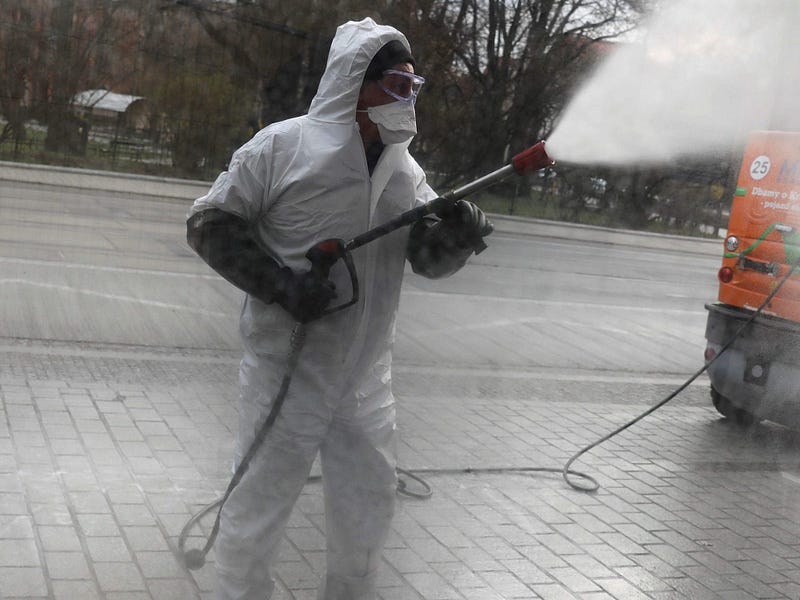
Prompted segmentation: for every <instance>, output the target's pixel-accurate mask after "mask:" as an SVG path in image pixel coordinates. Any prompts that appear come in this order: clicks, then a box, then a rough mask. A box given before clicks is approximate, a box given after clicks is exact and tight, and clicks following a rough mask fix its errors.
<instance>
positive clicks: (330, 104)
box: [192, 19, 436, 600]
mask: <svg viewBox="0 0 800 600" xmlns="http://www.w3.org/2000/svg"><path fill="white" fill-rule="evenodd" d="M390 40H400V41H401V42H402V43H403V44H404V45H405V46H406V47H408V42H407V40H406V38H405V37H404V36H403V34H401V33H400V32H399V31H397V30H396V29H394V28H392V27H388V26H382V25H377V24H376V23H375V22H374V21H373V20H371V19H364V20H362V21H359V22H349V23H346V24H344V25H342V26H341V27H339V29H338V30H337V33H336V36H335V38H334V39H333V42H332V45H331V49H330V54H329V56H328V64H327V67H326V70H325V73H324V75H323V77H322V79H321V82H320V85H319V89H318V92H317V94H316V96H315V97H314V100H313V102H312V104H311V107H310V109H309V112H308V114H307V115H304V116H302V117H299V118H294V119H289V120H286V121H282V122H279V123H275V124H273V125H270V126H269V127H267V128H265V129H263V130H262V131H260V132H259V133H258V134H257V135H256V136H255V137H254V138H253V139H252V140H250V141H249V142H248V143H247V144H245V145H244V146H243V147H242V148H240V149H239V150H238V151H237V152H236V153H235V155H234V156H233V158H232V161H231V164H230V167H229V170H228V171H226V172H224V173H222V174H221V175H220V176H219V178H218V179H217V180H216V182H215V183H214V185H213V187H212V188H211V190H210V191H209V192H208V194H206V195H205V196H203V197H201V198H199V199H198V200H197V201H196V202H195V204H194V206H193V207H192V214H194V213H196V212H198V211H202V210H205V209H208V208H217V209H221V210H223V211H226V212H229V213H233V214H235V215H237V216H239V217H241V218H244V219H245V220H247V221H248V222H250V223H251V224H252V225H253V227H254V228H255V231H256V233H257V236H258V237H259V238H260V242H261V243H262V244H263V245H264V246H265V247H267V248H268V249H269V250H270V252H271V254H272V255H273V257H274V258H275V259H276V260H277V261H278V262H279V263H281V264H282V265H283V266H287V267H290V268H291V269H293V270H296V271H305V270H307V269H308V268H309V263H308V261H307V260H306V259H305V257H304V255H305V253H306V251H307V250H308V249H309V248H311V247H312V246H313V245H314V244H315V243H317V242H319V241H322V240H324V239H327V238H342V239H345V240H349V239H352V238H353V237H354V236H356V235H357V234H359V233H362V232H364V231H366V230H368V229H369V228H371V227H373V226H375V225H378V224H381V223H384V222H385V221H387V220H389V219H390V218H392V217H395V216H397V215H399V214H401V213H402V212H404V211H406V210H409V209H411V208H413V207H414V206H415V205H416V204H417V203H422V202H427V201H429V200H431V199H433V198H435V197H436V194H435V192H434V191H433V190H432V189H431V188H430V187H429V186H428V185H427V183H426V182H425V175H424V173H423V171H422V169H421V168H420V167H419V165H417V163H416V162H415V161H414V159H413V158H412V157H411V155H410V154H409V153H408V151H407V149H406V148H407V146H408V142H406V143H404V144H393V145H388V146H386V148H385V149H384V151H383V154H382V155H381V158H380V160H379V162H378V164H377V165H376V167H375V169H374V171H373V173H372V175H371V176H370V174H369V171H368V168H367V162H366V158H365V152H364V147H363V143H362V139H361V136H360V134H359V128H358V125H357V124H356V121H355V111H356V102H357V98H358V95H359V90H360V87H361V84H362V81H363V78H364V73H365V71H366V69H367V65H368V64H369V62H370V60H371V59H372V58H373V56H374V55H375V53H376V52H377V51H378V50H379V49H380V48H381V47H382V46H383V45H384V44H386V43H387V42H389V41H390ZM407 240H408V229H407V228H402V229H399V230H396V231H394V232H393V233H391V234H389V235H386V236H384V237H382V238H380V239H378V240H376V241H374V242H372V243H370V244H368V245H366V246H363V247H361V248H359V249H358V250H356V251H355V252H354V255H353V258H354V261H355V264H356V269H357V272H358V279H359V282H360V286H361V293H360V299H359V301H358V303H357V304H355V305H354V306H351V307H350V308H348V309H345V310H343V311H340V312H338V313H334V314H332V315H328V316H325V317H323V318H321V319H319V320H316V321H313V322H311V323H310V324H308V326H307V337H306V343H305V346H304V348H303V350H302V352H301V355H300V360H299V363H298V366H297V368H296V370H295V373H294V376H293V379H292V382H291V386H290V387H289V392H288V395H287V397H286V401H285V404H284V405H283V407H282V410H281V414H280V416H279V418H278V419H277V421H276V423H275V425H274V427H273V428H272V430H271V431H270V432H269V434H268V435H267V438H266V441H265V442H264V445H263V447H262V448H261V449H260V450H259V452H258V453H257V454H256V456H255V458H254V459H253V461H252V462H251V463H250V466H249V469H248V471H247V473H246V474H245V476H244V478H243V479H242V481H241V482H240V483H239V485H238V486H237V487H236V488H235V489H234V491H233V493H232V494H231V496H230V497H229V499H228V501H227V502H226V503H225V505H224V508H223V511H222V521H221V529H220V532H219V537H218V539H217V542H216V546H215V555H216V567H217V577H218V586H217V587H218V594H219V598H225V599H233V598H237V599H252V600H255V599H258V600H263V599H264V598H268V597H269V596H270V594H271V592H272V588H273V586H274V584H273V582H272V577H271V573H270V568H271V565H272V564H273V563H274V560H275V558H276V554H277V548H278V544H279V541H280V539H281V537H282V536H283V533H284V527H285V524H286V521H287V519H288V518H289V515H290V513H291V510H292V507H293V505H294V503H295V501H296V499H297V497H298V495H299V494H300V492H301V490H302V488H303V485H304V484H305V482H306V479H307V476H308V474H309V471H310V468H311V466H312V463H313V461H314V459H315V457H316V455H317V452H320V458H321V466H322V473H323V485H324V495H325V514H326V521H325V522H326V537H327V575H326V577H325V578H324V579H323V582H322V585H321V588H320V592H319V597H320V598H324V599H325V600H366V599H372V598H374V597H375V585H376V575H377V571H378V566H379V563H380V560H381V553H382V549H383V545H384V542H385V540H386V537H387V535H388V531H389V526H390V523H391V519H392V515H393V512H394V501H395V488H396V475H395V467H396V456H395V445H396V441H395V436H396V434H395V406H394V398H393V396H392V389H391V349H392V343H393V340H394V329H395V316H396V312H397V306H398V301H399V296H400V286H401V281H402V278H403V271H404V263H405V258H406V244H407ZM330 278H331V280H332V281H334V283H335V284H336V290H337V294H338V296H339V297H338V298H337V299H335V300H334V302H333V304H339V303H341V302H342V301H344V300H347V299H349V298H350V295H349V293H350V283H349V281H350V280H349V277H348V276H347V272H346V269H345V268H344V266H343V265H342V263H341V261H339V263H338V264H337V265H335V266H334V268H333V269H332V271H331V276H330ZM293 325H294V322H293V320H292V317H291V316H290V315H289V313H288V312H287V311H285V310H284V309H283V308H281V307H280V306H279V305H278V304H265V303H263V302H261V301H259V300H258V299H255V298H253V297H252V296H247V297H246V299H245V302H244V306H243V309H242V314H241V319H240V330H241V335H242V338H243V342H244V348H245V353H244V357H243V359H242V362H241V367H240V384H241V394H240V425H239V439H238V447H237V464H238V461H240V460H241V459H242V457H243V456H244V454H245V453H246V452H247V449H248V448H249V446H250V444H251V442H252V441H253V439H254V437H255V432H256V430H257V429H258V427H259V425H260V424H261V423H262V422H263V420H264V418H265V416H266V415H267V413H268V412H269V409H270V407H271V403H272V401H273V399H274V398H275V396H276V394H277V392H278V389H279V386H280V382H281V378H282V376H283V374H284V371H285V369H286V359H287V356H288V353H289V340H290V333H291V331H292V328H293Z"/></svg>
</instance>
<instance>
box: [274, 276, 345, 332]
mask: <svg viewBox="0 0 800 600" xmlns="http://www.w3.org/2000/svg"><path fill="white" fill-rule="evenodd" d="M282 272H283V275H284V280H283V281H282V282H281V283H282V285H281V288H282V291H283V293H282V294H280V295H278V296H276V298H275V300H276V301H277V302H278V304H280V305H281V306H282V307H283V308H285V309H286V310H287V311H289V313H290V314H291V315H292V316H293V317H294V319H295V320H296V321H300V322H301V323H308V322H309V321H313V320H315V319H318V318H319V317H320V316H322V313H323V312H324V311H325V308H326V307H327V306H328V304H330V302H331V300H333V299H334V298H335V297H336V285H335V284H334V283H333V282H332V281H331V280H330V279H328V278H326V277H320V276H319V275H317V274H315V273H313V272H311V271H304V272H302V273H295V272H294V271H292V270H291V269H288V268H284V269H283V270H282Z"/></svg>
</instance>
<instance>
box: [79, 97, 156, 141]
mask: <svg viewBox="0 0 800 600" xmlns="http://www.w3.org/2000/svg"><path fill="white" fill-rule="evenodd" d="M148 104H149V103H148V101H147V99H146V98H144V97H142V96H131V95H129V94H118V93H116V92H111V91H109V90H103V89H98V90H86V91H83V92H80V93H78V94H75V96H74V97H73V98H72V105H73V106H74V107H76V108H77V110H78V112H79V113H80V114H81V115H82V116H83V117H84V118H86V119H89V120H91V122H92V124H93V125H95V126H98V125H99V126H102V125H107V126H112V127H117V126H119V127H121V128H123V129H125V130H128V131H144V130H146V129H148V128H149V126H150V110H149V106H148Z"/></svg>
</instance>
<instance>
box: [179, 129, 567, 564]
mask: <svg viewBox="0 0 800 600" xmlns="http://www.w3.org/2000/svg"><path fill="white" fill-rule="evenodd" d="M544 145H545V142H544V140H542V141H540V142H537V143H536V144H534V145H533V146H531V147H530V148H527V149H526V150H523V151H522V152H520V153H519V154H516V155H515V156H514V157H513V158H512V159H511V162H510V163H509V164H507V165H506V166H504V167H501V168H500V169H497V170H496V171H493V172H491V173H489V174H488V175H484V176H483V177H480V178H479V179H476V180H474V181H472V182H471V183H468V184H466V185H465V186H463V187H460V188H457V189H455V190H452V191H450V192H447V193H446V194H444V195H442V196H439V197H438V198H435V199H434V200H431V201H430V202H427V203H425V204H422V205H420V206H417V207H416V208H413V209H411V210H409V211H406V212H404V213H402V214H401V215H399V216H397V217H395V218H394V219H391V220H389V221H387V222H386V223H383V224H382V225H378V226H377V227H374V228H373V229H370V230H368V231H366V232H364V233H362V234H360V235H357V236H356V237H354V238H353V239H351V240H349V241H344V240H343V239H340V238H331V239H327V240H323V241H321V242H319V243H317V244H316V245H314V246H313V247H311V249H309V250H308V252H306V258H307V259H308V261H309V262H310V263H311V271H312V272H313V273H314V274H315V275H317V276H319V277H321V278H327V277H328V274H329V273H330V270H331V268H332V267H333V266H334V265H335V264H336V263H337V262H338V261H339V260H341V261H342V262H343V263H344V264H345V266H346V268H347V272H348V274H349V276H350V286H351V297H350V299H349V300H347V301H345V302H343V303H341V304H338V305H336V306H333V307H329V308H327V309H325V310H324V311H323V312H322V313H321V314H320V315H319V316H318V317H316V318H321V317H324V316H326V315H329V314H331V313H334V312H338V311H340V310H344V309H345V308H347V307H349V306H352V305H353V304H355V303H356V302H358V299H359V286H358V277H357V275H356V269H355V264H354V262H353V258H352V252H353V250H355V249H357V248H360V247H361V246H364V245H365V244H368V243H370V242H372V241H374V240H376V239H378V238H380V237H383V236H385V235H387V234H389V233H391V232H393V231H395V230H396V229H399V228H401V227H404V226H406V225H412V224H414V223H416V222H417V221H419V220H421V219H423V218H424V217H426V216H428V215H431V214H436V215H439V216H442V215H445V214H447V212H448V211H449V210H450V209H452V207H453V206H455V204H456V202H458V201H459V200H461V199H462V198H464V197H465V196H468V195H470V194H473V193H475V192H477V191H480V190H483V189H485V188H487V187H489V186H491V185H493V184H494V183H497V182H498V181H501V180H502V179H506V178H507V177H510V176H511V175H514V174H516V175H520V176H521V175H525V174H528V173H533V172H536V171H539V170H541V169H544V168H546V167H549V166H552V165H554V164H555V161H554V160H553V159H551V158H550V157H549V156H548V155H547V152H545V148H544ZM470 243H471V245H472V247H473V249H474V251H475V254H479V253H481V252H483V250H485V249H486V244H485V243H484V242H483V238H481V237H480V236H476V238H475V239H473V240H470ZM306 324H307V321H306V322H301V321H298V322H297V323H295V326H294V329H293V330H292V337H291V344H290V351H289V358H288V360H287V367H286V372H285V373H284V376H283V379H282V381H281V387H280V389H279V390H278V394H277V396H276V398H275V401H274V402H273V404H272V408H271V409H270V412H269V414H268V415H267V417H266V419H265V420H264V423H263V424H262V425H261V426H260V427H259V429H258V431H257V433H256V436H255V439H254V440H253V443H252V444H251V445H250V448H248V450H247V453H246V454H245V456H244V458H242V461H241V462H240V463H239V465H238V466H237V468H236V471H235V472H234V474H233V477H232V478H231V481H230V483H229V484H228V487H227V489H226V491H225V493H224V494H223V496H222V497H221V498H219V499H218V500H216V501H215V502H213V503H211V504H209V505H207V506H205V507H204V508H202V509H201V510H200V511H199V512H198V513H196V514H195V515H193V516H192V518H191V519H189V521H188V522H187V523H186V525H185V526H184V528H183V530H182V531H181V534H180V536H179V538H178V549H179V550H180V553H181V555H182V557H183V560H184V564H185V565H186V566H187V567H188V568H189V569H192V570H195V569H199V568H201V567H202V566H203V565H204V564H205V560H206V555H207V554H208V552H209V551H210V550H211V548H212V547H213V545H214V541H215V540H216V537H217V533H218V532H219V525H220V519H221V516H222V506H223V505H224V504H225V501H226V500H227V499H228V497H229V496H230V495H231V492H233V489H234V488H235V487H236V486H237V485H238V484H239V482H240V481H241V480H242V477H244V474H245V472H246V471H247V468H248V465H249V464H250V461H251V460H252V459H253V457H254V456H255V454H256V452H257V451H258V449H259V448H260V447H261V445H262V444H263V442H264V439H265V438H266V436H267V433H268V432H269V430H270V429H271V428H272V425H273V424H274V423H275V420H276V419H277V418H278V414H279V413H280V410H281V407H282V405H283V401H284V400H285V398H286V393H287V392H288V389H289V384H290V383H291V379H292V375H293V373H294V370H295V367H296V366H297V362H298V359H299V357H300V351H301V350H302V348H303V343H304V341H305V328H306ZM215 508H217V516H216V519H215V521H214V526H213V528H212V530H211V533H210V535H209V536H208V539H207V540H206V543H205V545H204V546H203V548H192V549H190V550H186V549H185V546H186V541H187V538H188V536H189V532H190V531H191V529H192V527H193V526H194V525H195V524H196V523H197V522H198V521H199V520H200V519H201V518H202V517H203V516H204V515H205V514H207V513H208V512H210V511H212V510H214V509H215Z"/></svg>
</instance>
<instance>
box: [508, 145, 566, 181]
mask: <svg viewBox="0 0 800 600" xmlns="http://www.w3.org/2000/svg"><path fill="white" fill-rule="evenodd" d="M511 164H513V165H514V170H515V171H516V172H517V175H524V174H525V173H533V172H534V171H538V170H539V169H544V168H545V167H549V166H552V165H554V164H556V161H554V160H553V159H552V158H550V157H549V156H547V152H545V150H544V140H542V141H541V142H536V143H535V144H534V145H533V146H531V147H530V148H528V149H527V150H523V151H522V152H520V153H519V154H517V155H515V156H514V158H512V159H511Z"/></svg>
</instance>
